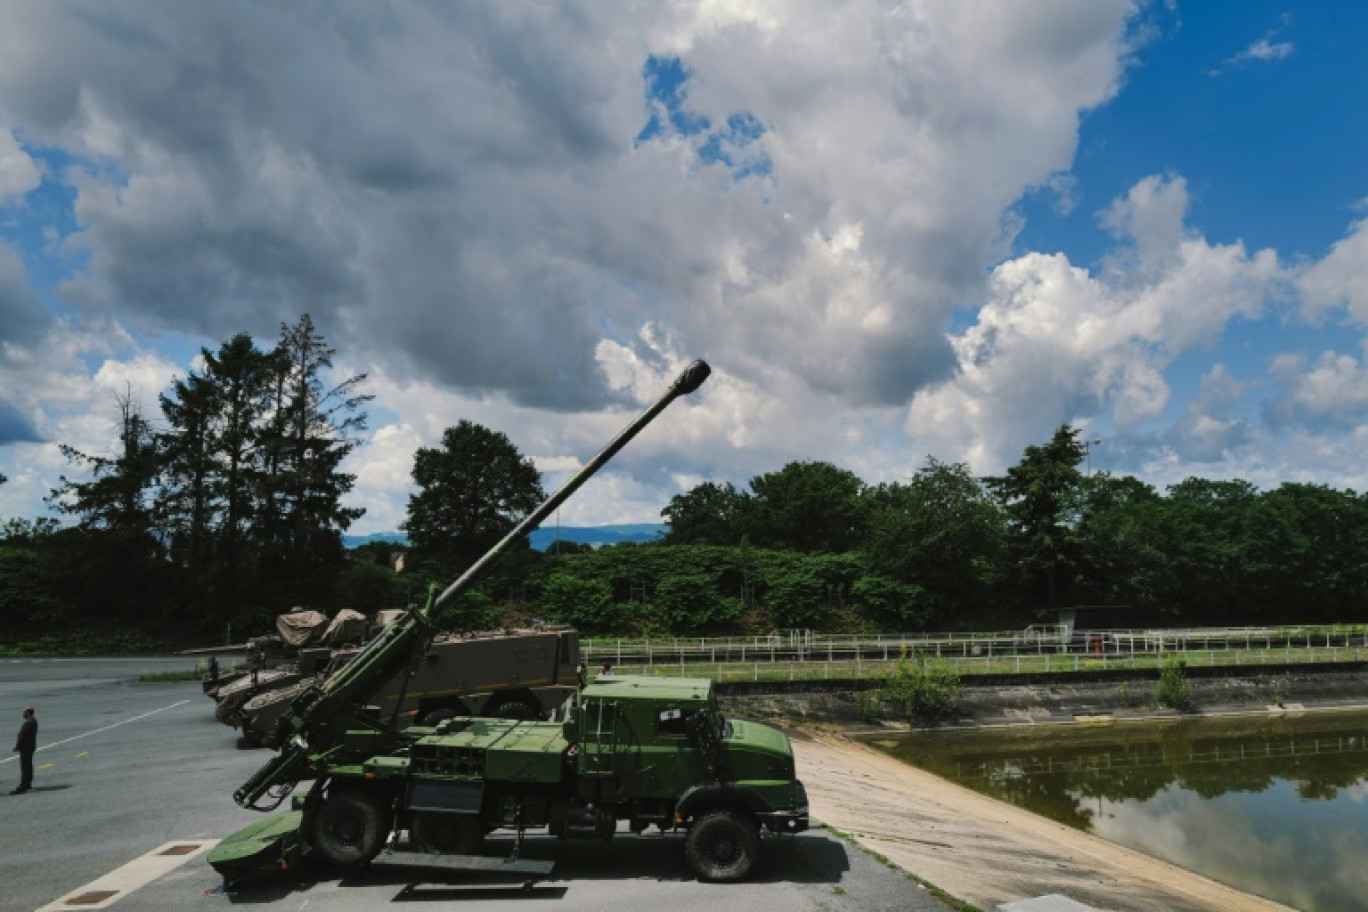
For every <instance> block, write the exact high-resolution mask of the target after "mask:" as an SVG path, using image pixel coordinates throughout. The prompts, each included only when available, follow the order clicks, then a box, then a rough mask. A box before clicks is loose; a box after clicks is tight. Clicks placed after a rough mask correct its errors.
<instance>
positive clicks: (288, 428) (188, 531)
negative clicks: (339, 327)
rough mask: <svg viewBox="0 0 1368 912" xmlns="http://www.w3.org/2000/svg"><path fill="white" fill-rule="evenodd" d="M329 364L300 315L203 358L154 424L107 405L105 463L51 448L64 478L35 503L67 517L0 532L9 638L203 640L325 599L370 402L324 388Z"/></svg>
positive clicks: (0, 606)
mask: <svg viewBox="0 0 1368 912" xmlns="http://www.w3.org/2000/svg"><path fill="white" fill-rule="evenodd" d="M334 354H335V352H334V351H333V349H331V348H329V347H328V345H327V343H326V342H325V340H324V339H323V337H322V336H321V335H320V334H319V333H318V331H317V330H316V329H315V327H314V325H313V322H312V320H311V319H310V318H309V316H308V315H307V314H306V315H304V316H302V317H301V318H300V319H299V321H298V322H297V323H295V324H294V325H292V326H290V325H282V326H281V330H280V337H279V339H278V340H277V342H276V344H275V346H274V347H272V348H270V349H268V350H263V349H261V348H259V347H258V346H257V345H256V343H255V342H254V341H253V340H252V338H251V337H250V336H248V335H247V334H245V333H243V334H239V335H237V336H234V337H233V338H232V339H230V340H229V341H228V342H226V343H224V344H223V345H222V346H221V347H220V348H219V349H218V350H217V351H210V350H208V349H203V350H202V351H201V360H200V364H199V366H197V367H196V368H195V369H193V370H191V371H190V373H189V374H188V376H186V377H184V378H178V379H176V380H175V381H174V382H173V383H172V384H171V387H170V389H169V390H168V391H167V392H166V393H164V394H163V395H162V396H160V398H159V406H160V408H159V414H158V415H155V416H154V415H151V414H149V413H147V412H145V411H144V409H143V407H142V405H141V403H139V402H138V401H137V400H136V399H135V398H134V397H133V396H132V394H131V393H125V394H124V395H121V396H119V397H118V399H117V407H118V418H119V421H118V432H117V440H116V441H114V442H113V444H114V445H113V447H112V448H111V450H110V453H111V455H90V454H86V453H83V452H80V451H78V450H76V449H74V448H72V447H70V446H63V447H62V451H63V453H64V454H65V455H66V456H67V458H68V460H69V461H70V462H71V463H72V465H73V467H74V468H75V469H77V470H78V471H77V472H73V475H74V476H75V477H73V478H66V477H64V478H63V479H62V480H61V484H60V485H59V487H58V488H57V489H55V490H54V491H53V492H52V494H51V496H50V497H49V503H50V504H51V505H52V506H53V507H54V508H55V509H57V510H58V511H59V512H61V513H62V514H65V515H67V516H68V517H70V518H71V522H70V523H68V524H59V523H57V522H54V521H51V520H38V521H26V520H22V519H19V520H12V521H10V522H9V523H8V524H7V525H6V527H5V530H4V534H3V544H0V577H2V578H0V591H3V593H4V594H3V595H0V600H3V603H0V610H3V614H4V618H5V621H6V625H7V627H8V628H9V630H11V631H15V630H18V631H23V630H37V631H50V630H61V629H64V628H68V627H69V625H71V624H73V623H82V622H89V623H93V624H95V625H98V626H103V627H116V626H121V627H123V628H139V627H144V628H147V629H156V628H165V627H167V626H174V627H178V628H181V629H190V630H193V629H195V628H201V629H203V628H209V627H217V625H219V624H220V623H224V624H226V623H231V622H233V621H234V620H239V621H242V622H248V621H255V620H256V619H257V618H258V617H259V616H260V615H262V614H267V613H270V612H274V611H279V610H284V609H285V608H287V607H289V606H290V605H293V604H299V603H314V602H317V601H318V600H319V593H320V592H324V593H331V592H332V591H333V590H334V589H335V588H336V587H337V586H338V585H339V584H340V583H342V582H343V581H344V580H345V578H346V576H347V575H348V573H349V571H350V568H349V566H348V563H349V562H348V559H347V555H346V553H345V549H344V548H343V547H342V539H341V533H342V531H343V530H345V529H346V528H347V527H348V526H349V525H350V523H351V522H352V521H353V520H354V519H356V518H357V517H358V516H359V515H360V513H361V511H360V510H356V509H352V508H348V507H344V506H342V503H341V502H342V498H343V496H344V495H345V494H346V493H347V492H348V491H349V490H350V489H351V487H352V484H353V481H354V479H353V477H352V476H351V475H348V474H346V473H344V472H342V471H341V470H340V469H339V465H340V463H341V461H342V459H343V458H344V457H345V456H346V455H347V454H348V453H349V452H350V451H351V450H352V449H353V448H354V447H355V446H356V439H355V432H357V431H360V430H362V429H364V427H365V420H366V418H365V413H364V412H363V411H362V410H361V407H362V406H363V405H364V403H365V402H367V401H368V400H370V399H371V396H370V395H369V394H367V393H365V392H363V391H361V386H362V384H363V383H364V380H365V378H364V376H361V377H352V378H349V379H347V380H344V381H343V382H341V383H338V384H335V385H330V384H329V383H328V382H327V381H326V379H325V377H326V374H327V372H328V370H329V369H330V368H331V366H332V359H333V356H334ZM239 629H242V628H241V627H240V628H239Z"/></svg>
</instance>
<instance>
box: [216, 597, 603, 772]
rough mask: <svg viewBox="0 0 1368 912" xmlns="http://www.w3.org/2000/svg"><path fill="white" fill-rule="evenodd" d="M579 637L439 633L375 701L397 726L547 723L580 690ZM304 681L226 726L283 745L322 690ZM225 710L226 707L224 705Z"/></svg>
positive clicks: (238, 713)
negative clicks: (302, 704) (294, 719)
mask: <svg viewBox="0 0 1368 912" xmlns="http://www.w3.org/2000/svg"><path fill="white" fill-rule="evenodd" d="M357 652H358V650H356V649H351V650H345V651H339V652H337V653H335V654H334V655H333V657H332V660H331V664H329V666H328V667H327V669H320V670H321V671H324V672H325V674H324V677H326V672H327V671H336V670H337V669H339V668H341V667H343V666H345V665H346V664H347V663H349V662H351V661H352V660H353V659H354V658H355V656H356V654H357ZM578 669H579V633H578V632H577V631H575V630H574V629H573V628H571V627H569V626H565V625H560V624H547V625H541V626H538V627H530V628H507V629H504V630H495V631H479V632H472V633H438V634H436V635H435V636H434V637H433V638H432V640H431V642H430V643H429V644H428V646H427V651H426V652H425V653H424V654H423V657H422V660H421V662H420V663H419V665H418V667H417V669H416V670H414V669H410V668H403V669H400V670H399V671H397V672H396V673H395V674H394V675H393V677H391V678H390V680H389V681H386V682H384V683H383V684H382V685H381V686H380V688H379V689H378V690H377V691H376V693H375V695H374V696H373V697H372V698H371V702H372V704H373V705H374V706H375V707H376V709H377V711H378V713H379V716H380V717H381V718H383V719H386V720H388V721H389V724H391V725H393V726H394V727H396V728H407V727H408V726H409V725H413V724H420V725H429V726H431V725H436V724H438V723H439V722H441V721H443V720H445V719H450V718H454V717H458V716H494V717H499V718H504V719H543V718H546V717H547V716H549V715H551V714H553V713H555V712H556V711H557V710H559V709H560V708H561V707H562V706H563V705H564V703H565V702H566V701H567V700H568V699H570V697H571V696H573V695H574V693H575V691H576V690H577V689H578V686H579V683H580V681H579V676H578V675H579V671H578ZM315 683H316V682H315V679H314V678H312V677H311V678H304V679H300V680H297V681H295V682H292V683H290V684H289V685H288V686H286V687H283V688H280V689H271V690H267V691H265V692H262V693H259V694H257V695H254V696H253V697H251V699H249V700H247V701H246V702H244V703H242V704H241V705H240V706H239V707H236V708H234V709H233V710H232V711H231V712H230V713H229V714H228V718H227V719H225V721H227V722H229V724H232V725H234V726H235V727H237V728H240V729H241V730H242V734H243V737H244V738H246V739H247V740H248V741H249V742H252V743H260V744H264V745H265V746H267V747H279V746H280V745H279V742H278V741H277V740H276V734H277V732H278V731H279V730H280V726H279V722H280V719H281V717H282V716H283V715H284V714H285V713H286V712H288V711H289V708H290V704H291V702H293V700H294V699H295V698H296V697H298V696H299V695H300V694H302V693H303V692H304V691H305V690H306V689H307V688H309V687H311V686H314V685H315ZM220 708H222V704H220Z"/></svg>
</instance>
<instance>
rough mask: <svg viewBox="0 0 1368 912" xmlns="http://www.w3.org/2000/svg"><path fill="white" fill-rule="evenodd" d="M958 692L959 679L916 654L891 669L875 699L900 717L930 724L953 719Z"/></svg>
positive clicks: (936, 661) (940, 665) (939, 665)
mask: <svg viewBox="0 0 1368 912" xmlns="http://www.w3.org/2000/svg"><path fill="white" fill-rule="evenodd" d="M962 690H963V686H962V685H961V684H960V679H959V675H957V674H955V673H954V671H952V670H951V669H950V666H948V665H946V664H945V663H944V662H940V661H938V660H934V659H927V658H926V656H923V655H921V654H920V653H918V654H917V655H915V656H914V657H913V658H912V659H910V660H909V659H902V660H900V661H899V662H898V664H897V665H895V666H894V667H893V671H892V672H890V673H889V675H888V681H887V682H886V683H885V684H884V686H883V687H882V688H881V689H880V691H879V695H880V698H881V699H882V700H883V701H884V702H886V703H891V704H892V705H893V707H894V708H895V709H896V710H897V711H898V712H899V714H900V715H903V716H906V717H907V718H910V719H917V720H920V721H923V722H933V721H937V720H940V719H947V718H950V717H952V716H954V714H955V710H956V708H957V707H958V705H959V697H960V692H961V691H962Z"/></svg>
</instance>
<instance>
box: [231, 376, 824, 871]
mask: <svg viewBox="0 0 1368 912" xmlns="http://www.w3.org/2000/svg"><path fill="white" fill-rule="evenodd" d="M708 372H709V368H708V366H707V365H706V364H705V363H703V362H701V361H698V362H695V363H694V364H693V365H691V366H690V367H689V368H688V369H687V370H686V371H685V372H684V373H683V374H681V375H680V377H679V378H678V379H677V380H676V381H675V383H674V384H673V385H672V386H671V387H670V389H669V390H668V391H667V392H666V393H665V395H663V396H662V397H661V398H660V399H659V400H658V401H657V402H656V403H654V404H653V405H652V406H651V407H650V408H648V409H647V410H646V411H645V412H643V413H642V415H641V416H639V417H638V418H637V419H636V420H635V421H634V422H633V423H632V424H630V425H629V426H628V427H627V428H626V429H625V430H624V431H623V432H622V433H621V434H619V435H618V437H617V438H615V439H614V440H613V441H612V442H611V443H610V444H609V445H608V446H607V447H606V448H605V449H604V450H603V451H602V452H601V453H600V454H599V455H598V456H597V457H595V458H594V459H593V460H591V461H590V462H589V463H588V464H586V465H585V467H584V468H583V469H581V470H580V471H579V472H578V473H576V474H575V475H574V476H573V477H572V478H571V479H570V480H569V481H567V482H566V483H565V484H564V485H563V486H562V487H561V489H560V490H559V491H557V492H556V494H554V495H552V497H550V498H549V499H548V500H547V501H546V502H545V503H543V504H542V505H541V506H540V507H538V508H537V509H536V510H535V511H533V512H532V513H531V514H530V515H529V516H528V517H527V518H526V519H524V520H523V521H522V523H520V524H519V525H518V527H517V528H515V529H514V530H513V531H512V532H510V533H509V534H508V536H506V537H505V538H504V539H503V540H502V541H501V542H500V543H499V544H497V545H495V546H494V548H492V549H491V550H490V551H489V552H488V553H486V554H485V555H484V556H483V557H482V558H481V559H480V560H479V561H477V562H476V563H475V564H474V565H472V566H471V567H470V568H469V569H468V570H467V571H466V572H465V573H464V574H463V575H462V576H461V578H460V579H458V580H456V582H454V583H452V584H451V586H449V587H448V588H447V589H446V590H445V591H444V592H442V593H441V594H440V595H436V596H434V597H430V598H429V600H428V603H427V605H426V606H425V607H424V608H423V609H422V610H418V611H413V612H410V613H409V614H408V615H406V616H405V617H404V618H403V619H401V620H399V621H396V622H395V623H393V624H391V625H389V626H388V627H386V628H385V630H384V631H383V632H382V633H381V635H380V636H379V637H377V638H376V639H375V640H374V641H372V642H371V643H370V644H369V645H368V646H367V647H366V648H365V649H363V650H362V651H361V653H360V654H358V655H357V656H356V658H355V659H353V660H352V661H351V662H350V663H349V664H348V665H347V666H346V667H344V668H342V669H340V670H338V671H337V672H336V673H335V674H333V675H331V676H330V677H328V678H327V679H326V680H325V681H323V682H322V683H321V684H319V685H317V686H314V687H310V688H307V689H305V690H304V691H303V692H302V693H300V694H299V695H298V696H297V697H296V698H295V699H294V701H293V702H292V703H291V705H290V709H289V712H287V713H286V714H284V715H283V716H282V717H281V719H280V722H279V729H280V730H279V733H278V734H277V736H276V740H278V741H279V742H280V743H281V744H282V747H281V750H280V753H279V754H278V755H277V756H276V757H274V758H273V759H272V760H270V761H269V762H268V763H267V764H266V765H265V766H263V767H262V768H261V770H259V771H258V772H257V773H256V775H254V776H253V777H252V778H251V779H250V780H249V781H248V782H247V783H245V784H244V785H243V786H242V787H241V788H240V789H238V790H237V792H235V793H234V796H233V797H234V799H235V800H236V801H237V803H238V804H239V805H241V806H242V807H249V808H254V809H258V810H275V809H277V808H279V807H280V805H281V804H283V803H284V802H285V801H286V800H287V799H290V798H291V795H292V792H293V790H294V789H295V787H296V786H297V785H299V784H300V783H302V782H306V781H311V782H312V785H311V786H310V787H309V789H308V790H307V792H306V793H305V794H303V795H299V796H294V797H293V799H292V806H291V810H289V811H286V812H283V813H280V814H276V815H275V816H272V817H270V818H267V819H265V820H263V821H261V822H259V823H257V824H254V825H252V826H249V827H247V828H246V829H244V830H242V831H240V832H238V833H236V834H233V835H232V836H229V837H228V838H227V839H224V840H223V841H222V842H220V843H219V844H218V845H217V846H215V848H214V849H213V850H212V851H211V852H210V854H209V858H208V860H209V863H210V864H211V865H212V866H213V867H214V868H215V870H217V871H218V872H219V873H220V874H221V875H223V877H224V879H225V881H233V880H236V879H237V878H239V877H241V876H243V875H244V874H245V873H246V872H248V871H250V870H252V869H254V868H257V867H259V866H262V865H270V866H272V867H274V868H277V869H283V868H290V867H293V866H295V865H296V864H298V863H299V862H300V861H301V860H303V859H304V858H305V857H306V856H308V855H310V854H314V855H317V856H319V857H321V858H323V859H324V860H326V861H328V862H331V863H333V864H335V865H342V866H356V865H364V864H367V863H370V862H372V861H373V860H375V859H376V857H377V855H378V854H379V853H380V852H381V850H382V849H385V848H386V847H387V845H388V846H389V851H388V852H387V855H388V856H389V857H390V858H391V859H393V858H394V857H396V856H400V855H412V856H414V857H416V858H422V857H432V854H433V853H436V854H447V855H450V854H465V853H469V852H472V851H474V850H477V849H478V848H479V847H480V845H481V843H482V842H483V840H484V837H485V835H486V834H487V833H489V832H490V831H492V830H496V829H505V830H510V831H512V832H513V833H515V834H516V839H517V842H516V843H515V849H514V852H515V854H516V852H517V851H518V848H517V847H520V845H521V840H522V838H523V835H524V833H525V832H526V831H527V830H528V829H536V828H543V827H544V828H545V829H546V831H547V832H548V833H550V834H552V835H555V836H559V837H562V838H567V839H571V838H582V839H608V838H611V837H613V836H614V834H615V833H616V832H617V830H618V826H619V822H624V821H625V822H626V824H627V829H628V830H630V831H631V832H634V833H638V834H639V833H641V832H643V831H644V830H645V829H646V828H648V827H651V826H655V827H657V828H659V829H660V830H662V831H672V832H673V831H682V832H683V833H684V840H683V841H684V854H685V857H686V859H687V860H688V862H689V864H690V865H691V866H692V868H693V870H694V871H695V873H696V874H697V875H698V876H699V877H700V878H702V879H705V880H716V881H734V880H739V879H741V878H743V877H745V876H746V874H747V873H749V871H750V870H751V869H752V867H753V865H754V864H755V862H756V860H757V857H758V854H759V851H760V843H761V837H762V835H763V834H766V833H769V834H792V833H797V832H800V831H802V830H804V829H806V828H807V826H808V811H807V796H806V794H805V792H804V790H803V786H802V783H801V782H800V781H799V780H798V779H797V777H796V775H795V769H794V756H793V749H792V745H790V743H789V741H788V739H787V738H786V737H785V736H784V735H783V734H782V733H781V732H779V731H777V730H775V729H773V728H770V727H768V726H764V725H760V724H758V723H752V722H739V721H734V720H728V719H726V718H725V717H724V716H723V715H722V713H721V712H720V711H719V710H718V706H717V701H716V695H715V693H714V690H713V687H712V683H711V682H710V681H707V680H705V679H673V680H669V681H664V680H661V679H656V678H649V677H626V676H624V677H611V676H606V677H601V678H599V679H597V680H596V681H595V682H594V683H593V684H592V685H589V686H587V687H585V688H584V689H583V691H582V692H581V694H580V696H579V700H578V702H577V704H576V705H574V707H573V710H572V711H571V713H570V716H569V718H567V719H565V720H564V721H562V722H533V721H513V720H505V719H473V718H451V719H446V720H444V721H441V722H439V723H438V724H437V725H436V726H435V727H432V726H415V727H410V728H409V729H407V730H405V731H398V730H396V729H395V728H394V727H393V726H390V725H388V724H387V723H386V720H385V719H384V718H383V716H382V714H381V712H380V710H379V707H378V706H376V705H374V703H373V702H372V701H373V698H374V697H375V695H376V694H377V693H379V692H380V690H382V689H383V688H382V684H383V683H384V682H387V681H391V680H393V679H394V676H395V675H396V674H397V673H399V672H400V671H402V670H403V669H405V668H412V667H413V665H414V661H415V659H421V656H422V655H424V653H425V652H426V649H427V643H428V641H429V640H430V638H431V637H432V636H433V635H434V632H435V631H434V630H433V627H432V623H431V621H430V620H429V619H430V618H431V617H432V616H433V615H434V614H435V613H436V612H437V611H438V610H439V609H440V608H441V607H442V605H444V604H446V603H447V602H449V601H450V600H451V599H453V598H455V597H456V596H458V595H460V594H461V593H462V592H464V591H466V590H468V589H469V588H470V587H471V586H473V585H474V584H475V583H476V582H477V581H478V580H479V579H480V578H481V577H482V576H483V575H484V573H485V572H486V571H487V570H488V569H489V567H490V566H492V564H493V563H494V562H495V561H496V560H497V559H498V558H499V557H500V556H501V555H502V554H503V553H504V552H505V551H506V550H507V549H508V548H509V547H510V546H511V545H512V544H513V543H514V542H516V541H517V540H518V539H520V538H521V537H522V536H525V535H526V534H527V533H529V532H530V531H531V530H533V529H535V528H536V527H537V526H538V525H539V524H540V523H541V522H542V521H543V520H544V519H545V518H546V517H547V516H548V515H550V514H551V513H552V512H553V511H554V510H555V509H556V508H557V507H558V506H559V505H560V504H561V503H562V502H563V501H564V500H565V499H566V498H568V497H569V496H570V495H571V494H573V493H574V491H575V490H577V489H578V488H579V487H580V485H582V484H583V483H584V481H585V480H587V479H588V478H589V477H590V476H591V475H592V474H593V473H594V472H596V471H597V470H598V469H599V468H600V467H601V466H602V465H603V464H605V463H606V462H607V461H608V460H609V459H611V458H612V456H613V455H614V454H615V453H616V452H617V451H618V450H620V449H621V448H622V447H623V446H625V445H626V443H627V442H628V441H630V440H631V439H632V438H633V437H634V436H635V435H636V434H637V433H638V432H639V431H640V430H641V429H642V428H643V427H645V426H646V424H648V423H649V422H650V421H651V420H653V419H654V418H655V416H656V415H658V414H659V413H660V412H661V411H663V410H664V408H665V407H666V406H668V405H669V404H670V403H671V402H672V401H674V399H676V398H678V397H679V396H681V395H685V394H688V393H691V392H693V391H694V390H695V389H697V388H698V386H699V385H700V384H702V382H703V381H704V380H705V379H706V377H707V375H708ZM405 833H406V834H407V845H408V846H409V847H410V848H412V849H414V850H416V851H415V852H411V853H401V852H399V851H396V850H395V847H396V846H397V845H399V844H401V840H400V836H401V834H405ZM410 863H411V862H410Z"/></svg>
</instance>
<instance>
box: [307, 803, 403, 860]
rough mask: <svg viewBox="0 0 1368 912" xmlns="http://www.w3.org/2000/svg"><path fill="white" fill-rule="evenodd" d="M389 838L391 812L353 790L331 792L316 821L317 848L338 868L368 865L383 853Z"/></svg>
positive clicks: (315, 842) (314, 830) (319, 810)
mask: <svg viewBox="0 0 1368 912" xmlns="http://www.w3.org/2000/svg"><path fill="white" fill-rule="evenodd" d="M388 835H389V813H388V809H387V808H385V807H384V806H383V805H382V804H381V802H380V801H378V800H376V798H374V797H373V796H371V795H368V794H366V793H364V792H358V791H355V790H353V789H338V788H333V789H330V790H329V791H328V797H327V798H326V799H325V800H324V802H323V806H322V807H321V808H319V809H318V816H317V817H315V818H314V825H313V844H314V848H315V849H317V850H318V854H319V855H321V856H323V858H324V860H326V861H328V862H330V863H332V864H335V865H340V866H344V867H351V866H355V865H363V864H365V863H366V862H368V861H370V860H371V859H372V858H374V857H375V856H376V854H377V853H379V851H380V849H381V847H382V846H384V844H385V837H386V836H388Z"/></svg>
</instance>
